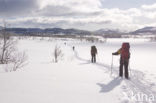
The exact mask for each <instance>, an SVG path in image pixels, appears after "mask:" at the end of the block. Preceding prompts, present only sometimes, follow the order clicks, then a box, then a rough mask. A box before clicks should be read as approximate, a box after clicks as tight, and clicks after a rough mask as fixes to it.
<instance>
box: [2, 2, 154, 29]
mask: <svg viewBox="0 0 156 103" xmlns="http://www.w3.org/2000/svg"><path fill="white" fill-rule="evenodd" d="M4 19H5V21H6V22H7V24H8V26H9V27H26V28H27V27H34V28H36V27H40V28H53V27H61V28H77V29H85V30H97V29H102V28H107V29H120V30H125V31H132V30H136V29H138V28H142V27H144V26H156V0H0V25H1V26H2V25H3V20H4Z"/></svg>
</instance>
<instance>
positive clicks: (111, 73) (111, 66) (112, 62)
mask: <svg viewBox="0 0 156 103" xmlns="http://www.w3.org/2000/svg"><path fill="white" fill-rule="evenodd" d="M112 69H113V55H112V61H111V75H112Z"/></svg>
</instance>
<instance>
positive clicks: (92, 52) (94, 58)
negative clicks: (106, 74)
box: [91, 45, 97, 63]
mask: <svg viewBox="0 0 156 103" xmlns="http://www.w3.org/2000/svg"><path fill="white" fill-rule="evenodd" d="M96 54H97V49H96V46H95V45H93V46H91V56H92V58H91V61H92V63H93V62H94V63H95V62H96Z"/></svg>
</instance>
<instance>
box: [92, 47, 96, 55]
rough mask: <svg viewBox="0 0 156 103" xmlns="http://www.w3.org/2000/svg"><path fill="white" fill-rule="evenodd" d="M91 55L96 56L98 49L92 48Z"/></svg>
mask: <svg viewBox="0 0 156 103" xmlns="http://www.w3.org/2000/svg"><path fill="white" fill-rule="evenodd" d="M91 53H92V54H96V53H97V49H96V47H95V46H91Z"/></svg>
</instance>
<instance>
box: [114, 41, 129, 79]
mask: <svg viewBox="0 0 156 103" xmlns="http://www.w3.org/2000/svg"><path fill="white" fill-rule="evenodd" d="M129 49H130V45H129V43H123V44H122V47H121V48H120V49H119V50H118V51H117V52H115V53H112V55H119V54H120V68H119V76H120V77H122V76H123V67H124V69H125V78H127V79H128V78H129V73H128V65H129V59H130V52H129Z"/></svg>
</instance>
